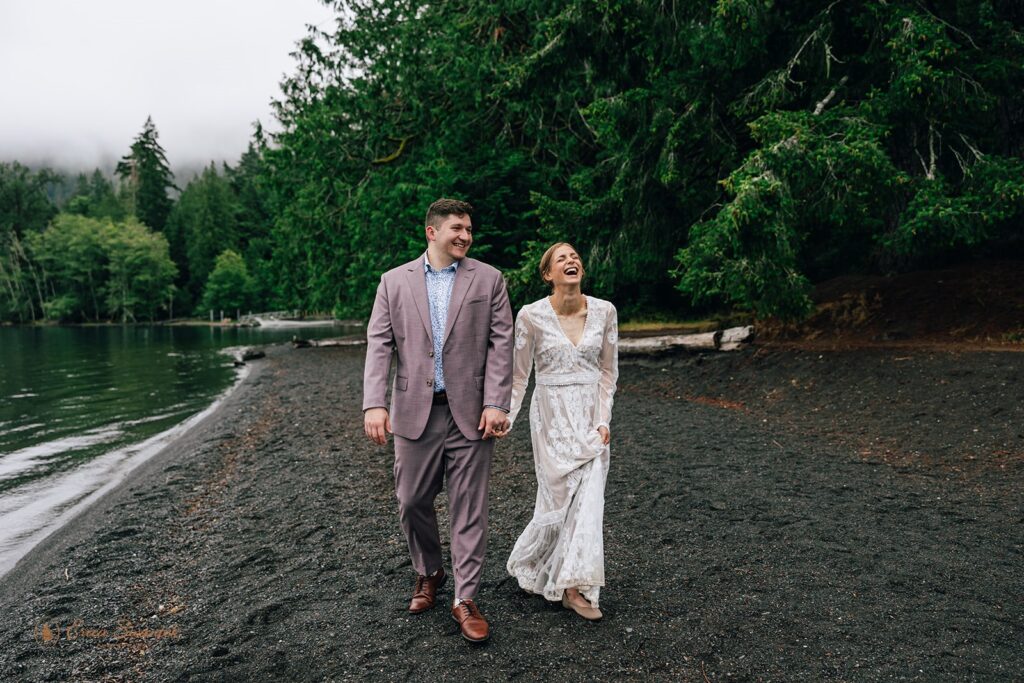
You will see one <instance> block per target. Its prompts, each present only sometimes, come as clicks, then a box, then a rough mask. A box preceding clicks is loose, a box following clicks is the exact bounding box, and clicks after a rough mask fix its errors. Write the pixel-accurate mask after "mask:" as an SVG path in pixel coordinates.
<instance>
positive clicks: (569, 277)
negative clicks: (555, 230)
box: [544, 244, 583, 287]
mask: <svg viewBox="0 0 1024 683" xmlns="http://www.w3.org/2000/svg"><path fill="white" fill-rule="evenodd" d="M544 279H545V280H547V281H548V282H549V283H551V285H552V286H554V287H558V286H564V285H572V284H575V285H578V284H580V283H581V282H582V281H583V261H582V260H581V259H580V256H579V254H577V253H576V250H575V249H573V248H572V247H570V246H569V245H568V244H563V245H562V246H560V247H558V248H557V249H555V253H554V254H552V256H551V264H550V265H549V266H548V272H547V273H546V274H545V275H544Z"/></svg>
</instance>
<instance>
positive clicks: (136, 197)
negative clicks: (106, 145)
mask: <svg viewBox="0 0 1024 683" xmlns="http://www.w3.org/2000/svg"><path fill="white" fill-rule="evenodd" d="M157 137H158V134H157V130H156V126H155V125H154V124H153V117H148V118H147V119H146V123H145V125H144V126H143V128H142V132H141V133H139V135H138V137H136V138H135V142H133V143H132V146H131V152H130V153H129V154H128V155H126V156H124V157H122V158H121V161H120V162H119V163H118V164H117V175H118V177H119V178H120V179H121V190H122V194H123V196H124V200H125V202H126V203H127V206H128V207H129V210H130V212H131V213H132V214H133V215H134V216H135V217H136V218H138V219H139V221H141V222H142V223H143V224H145V225H146V226H148V227H149V228H151V229H153V230H158V231H163V229H164V225H165V224H166V222H167V216H168V214H170V212H171V207H172V206H173V204H174V202H173V201H172V200H171V198H170V196H168V194H167V191H168V190H171V189H175V186H174V174H172V173H171V169H170V166H168V164H167V155H166V154H165V153H164V149H163V147H161V146H160V143H159V142H158V141H157Z"/></svg>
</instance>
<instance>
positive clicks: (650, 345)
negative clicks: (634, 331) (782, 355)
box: [619, 325, 754, 356]
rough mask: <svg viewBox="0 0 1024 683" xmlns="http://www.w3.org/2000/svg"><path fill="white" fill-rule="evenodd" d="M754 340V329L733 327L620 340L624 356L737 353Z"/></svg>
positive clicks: (621, 352) (620, 347)
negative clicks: (673, 351) (669, 352)
mask: <svg viewBox="0 0 1024 683" xmlns="http://www.w3.org/2000/svg"><path fill="white" fill-rule="evenodd" d="M753 340H754V328H753V327H752V326H750V325H747V326H745V327H731V328H729V329H728V330H718V331H716V332H704V333H701V334H677V335H665V336H661V337H640V338H620V339H619V353H620V354H622V355H627V356H629V355H644V354H657V353H662V352H665V351H671V350H673V349H686V350H687V351H735V350H736V349H739V348H742V347H743V345H744V344H748V343H750V342H752V341H753Z"/></svg>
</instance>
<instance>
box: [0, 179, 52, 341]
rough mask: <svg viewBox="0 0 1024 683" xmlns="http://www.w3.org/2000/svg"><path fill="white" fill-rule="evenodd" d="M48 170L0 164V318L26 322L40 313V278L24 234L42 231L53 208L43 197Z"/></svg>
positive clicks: (44, 195) (41, 282)
mask: <svg viewBox="0 0 1024 683" xmlns="http://www.w3.org/2000/svg"><path fill="white" fill-rule="evenodd" d="M52 178H53V174H51V173H50V172H48V171H40V172H38V173H34V172H32V171H31V170H29V169H28V168H27V167H25V166H22V165H21V164H19V163H17V162H14V163H11V164H7V163H0V320H18V321H19V322H26V321H29V320H36V319H37V318H39V317H41V316H42V315H43V311H42V309H41V308H39V302H40V301H41V300H42V298H43V289H42V288H43V281H42V275H41V273H40V272H39V269H38V268H37V267H36V265H35V264H34V263H33V262H32V261H31V259H30V258H29V256H28V253H27V251H26V249H25V239H26V236H31V235H32V234H34V233H36V232H38V231H40V230H42V229H43V228H44V227H45V226H46V224H47V222H48V221H49V220H50V218H51V217H52V216H53V215H54V214H55V213H56V209H55V208H54V206H53V205H52V204H51V203H50V202H49V200H48V199H47V194H46V189H47V185H48V184H49V183H50V181H51V180H52Z"/></svg>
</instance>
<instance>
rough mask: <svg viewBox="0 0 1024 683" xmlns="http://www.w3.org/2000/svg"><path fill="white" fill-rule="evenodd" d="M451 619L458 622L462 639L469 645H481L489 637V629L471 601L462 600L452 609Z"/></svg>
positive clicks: (478, 609)
mask: <svg viewBox="0 0 1024 683" xmlns="http://www.w3.org/2000/svg"><path fill="white" fill-rule="evenodd" d="M452 619H454V620H455V621H457V622H459V628H461V629H462V637H463V638H465V639H466V640H468V641H470V642H471V643H482V642H484V641H485V640H487V639H488V638H489V637H490V636H491V627H490V625H489V624H488V623H487V620H486V619H484V615H482V614H480V608H479V607H477V606H476V603H475V602H473V601H472V600H463V601H462V602H460V603H459V604H457V605H455V607H452Z"/></svg>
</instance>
